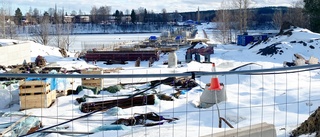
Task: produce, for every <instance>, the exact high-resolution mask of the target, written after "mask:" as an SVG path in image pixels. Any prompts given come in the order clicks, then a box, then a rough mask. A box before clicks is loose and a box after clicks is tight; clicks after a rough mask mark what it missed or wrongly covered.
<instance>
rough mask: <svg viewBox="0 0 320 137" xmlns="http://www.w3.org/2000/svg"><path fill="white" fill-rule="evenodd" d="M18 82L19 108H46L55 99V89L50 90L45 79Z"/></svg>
mask: <svg viewBox="0 0 320 137" xmlns="http://www.w3.org/2000/svg"><path fill="white" fill-rule="evenodd" d="M19 84H20V85H19V89H20V93H19V97H20V110H23V109H30V108H47V107H49V106H50V105H51V104H52V103H53V102H54V101H55V99H56V94H57V93H56V91H55V90H50V83H48V82H46V81H41V80H39V81H20V82H19Z"/></svg>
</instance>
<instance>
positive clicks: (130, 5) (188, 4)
mask: <svg viewBox="0 0 320 137" xmlns="http://www.w3.org/2000/svg"><path fill="white" fill-rule="evenodd" d="M3 1H4V2H2V5H3V3H5V5H11V9H12V12H13V13H14V11H15V10H16V9H17V8H18V7H19V8H20V9H21V10H22V13H23V14H25V13H26V12H27V11H29V8H30V7H32V8H37V9H39V10H40V12H41V13H43V12H44V11H47V10H48V9H49V8H54V7H55V4H56V5H57V7H58V8H59V9H62V8H64V9H65V11H66V12H68V13H71V11H72V10H75V11H76V12H78V11H79V9H81V11H82V12H85V13H86V14H89V13H90V10H91V7H92V6H94V5H95V6H97V7H100V6H104V5H107V6H111V7H112V12H114V11H115V10H117V9H118V10H121V11H123V12H125V11H126V10H127V9H128V10H129V11H131V10H132V9H138V8H139V7H144V8H146V9H147V10H150V11H151V10H153V11H154V12H156V13H159V12H161V11H162V9H164V8H165V9H166V10H167V12H174V11H175V10H178V12H185V11H196V10H197V9H198V7H199V8H200V9H201V10H216V9H219V7H220V3H221V1H222V0H158V1H157V0H155V1H152V2H151V1H148V0H54V1H53V0H52V1H51V0H49V1H48V0H3ZM292 1H294V0H278V1H276V0H273V1H271V0H254V1H253V4H252V7H262V6H289V5H290V3H291V2H292Z"/></svg>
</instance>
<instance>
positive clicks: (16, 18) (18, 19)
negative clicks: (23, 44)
mask: <svg viewBox="0 0 320 137" xmlns="http://www.w3.org/2000/svg"><path fill="white" fill-rule="evenodd" d="M21 20H22V12H21V10H20V8H17V10H16V11H15V15H14V22H15V23H16V24H17V25H21Z"/></svg>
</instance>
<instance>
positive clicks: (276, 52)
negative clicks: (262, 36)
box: [249, 28, 320, 60]
mask: <svg viewBox="0 0 320 137" xmlns="http://www.w3.org/2000/svg"><path fill="white" fill-rule="evenodd" d="M319 42H320V34H317V33H313V32H311V31H309V30H307V29H302V28H294V29H289V30H286V31H285V32H284V33H283V34H282V35H277V36H275V37H271V38H269V39H267V40H266V41H263V42H260V43H259V42H258V43H255V44H254V45H252V46H251V47H250V48H249V49H250V50H251V51H253V53H256V54H258V55H262V56H267V57H273V58H274V59H283V55H286V56H287V57H290V56H291V57H292V56H293V54H295V53H298V54H300V55H302V56H305V57H307V58H308V57H310V56H314V57H317V58H319V57H320V55H319V54H318V53H319V52H320V46H319ZM288 55H289V56H288ZM287 60H288V58H287Z"/></svg>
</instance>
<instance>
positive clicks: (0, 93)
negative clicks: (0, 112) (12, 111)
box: [0, 89, 12, 109]
mask: <svg viewBox="0 0 320 137" xmlns="http://www.w3.org/2000/svg"><path fill="white" fill-rule="evenodd" d="M0 97H1V103H0V109H4V108H8V107H9V105H10V103H11V100H12V96H11V93H10V91H9V90H6V89H0Z"/></svg>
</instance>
